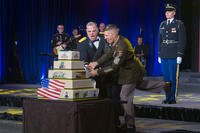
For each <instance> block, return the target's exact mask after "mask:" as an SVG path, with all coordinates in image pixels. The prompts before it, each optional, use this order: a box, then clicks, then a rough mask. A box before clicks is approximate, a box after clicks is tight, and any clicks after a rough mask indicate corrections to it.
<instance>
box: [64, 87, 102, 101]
mask: <svg viewBox="0 0 200 133" xmlns="http://www.w3.org/2000/svg"><path fill="white" fill-rule="evenodd" d="M98 95H99V89H94V88H90V89H77V90H67V89H63V90H62V91H61V95H60V98H67V99H79V98H93V97H94V98H95V97H98Z"/></svg>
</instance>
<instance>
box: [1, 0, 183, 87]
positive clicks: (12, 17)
mask: <svg viewBox="0 0 200 133" xmlns="http://www.w3.org/2000/svg"><path fill="white" fill-rule="evenodd" d="M165 3H166V1H164V0H1V1H0V10H1V12H0V52H1V53H0V80H1V81H3V82H6V80H7V78H8V77H7V76H8V75H7V73H8V64H9V63H8V62H12V61H11V60H12V58H9V55H10V54H9V51H10V50H9V49H10V47H11V45H15V48H16V52H17V53H18V56H19V64H20V65H21V68H22V73H23V75H24V78H25V80H26V81H27V82H28V83H35V82H38V81H39V80H40V78H41V76H42V75H45V76H46V75H47V70H48V68H49V67H50V65H51V57H45V56H41V55H40V53H41V52H48V53H51V52H52V50H51V44H50V41H51V37H52V35H53V34H54V33H55V32H56V26H57V24H60V23H62V24H64V25H65V31H66V32H68V33H69V34H71V30H72V29H73V28H75V27H77V26H79V27H83V28H84V27H85V24H86V23H87V22H88V21H95V22H97V23H99V22H105V23H107V24H108V23H114V24H116V25H117V26H118V27H119V28H120V33H121V34H122V35H123V36H126V37H127V38H128V39H129V40H130V41H131V42H132V43H133V46H134V45H135V44H136V40H137V37H138V35H139V34H140V31H142V35H143V37H144V42H145V44H147V45H149V46H150V56H149V58H148V65H147V70H148V75H153V76H158V75H161V68H160V65H159V64H158V62H157V50H158V40H157V35H158V29H159V24H160V22H161V21H162V20H163V19H164V5H165ZM173 3H174V4H176V5H177V7H178V9H177V10H178V12H179V4H180V1H178V0H176V1H174V2H173ZM179 16H180V15H179V14H178V15H177V18H179ZM13 41H17V43H13ZM19 68H20V67H19Z"/></svg>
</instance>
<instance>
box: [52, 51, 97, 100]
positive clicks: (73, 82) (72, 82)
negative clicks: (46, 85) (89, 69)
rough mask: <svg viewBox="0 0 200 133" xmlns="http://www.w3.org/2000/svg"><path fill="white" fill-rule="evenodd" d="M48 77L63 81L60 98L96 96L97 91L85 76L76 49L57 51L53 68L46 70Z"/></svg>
mask: <svg viewBox="0 0 200 133" xmlns="http://www.w3.org/2000/svg"><path fill="white" fill-rule="evenodd" d="M48 78H49V79H57V80H59V81H61V82H64V83H65V85H64V86H65V87H64V89H63V90H62V91H61V95H60V98H65V99H71V100H76V99H87V98H93V97H97V96H98V93H99V90H98V89H97V88H95V87H94V81H92V80H91V79H89V78H87V77H86V72H85V70H84V63H83V62H82V61H80V53H79V52H78V51H59V52H58V61H54V62H53V70H49V71H48Z"/></svg>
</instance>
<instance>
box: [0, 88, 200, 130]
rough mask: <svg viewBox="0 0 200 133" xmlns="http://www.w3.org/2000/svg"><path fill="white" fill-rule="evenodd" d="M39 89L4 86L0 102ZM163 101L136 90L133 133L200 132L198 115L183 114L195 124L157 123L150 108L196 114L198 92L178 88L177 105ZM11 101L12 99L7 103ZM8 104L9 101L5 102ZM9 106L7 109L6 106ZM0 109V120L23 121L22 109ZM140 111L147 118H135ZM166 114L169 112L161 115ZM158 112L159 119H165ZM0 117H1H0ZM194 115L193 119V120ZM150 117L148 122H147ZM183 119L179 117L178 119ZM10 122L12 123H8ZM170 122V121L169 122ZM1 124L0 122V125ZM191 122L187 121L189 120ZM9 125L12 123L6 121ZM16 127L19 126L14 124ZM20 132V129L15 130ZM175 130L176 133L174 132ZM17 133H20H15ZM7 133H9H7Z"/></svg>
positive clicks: (32, 94) (27, 95)
mask: <svg viewBox="0 0 200 133" xmlns="http://www.w3.org/2000/svg"><path fill="white" fill-rule="evenodd" d="M38 87H40V85H39V84H4V85H0V99H1V98H9V97H11V98H21V99H23V98H37V96H36V94H35V92H36V89H37V88H38ZM163 99H164V94H163V93H161V94H157V93H151V92H145V91H140V90H136V91H135V96H134V104H135V106H136V116H137V118H136V125H137V129H138V131H140V132H143V133H161V132H163V133H164V132H174V133H175V132H179V133H180V132H185V133H187V131H181V130H188V131H190V133H191V131H193V132H194V133H195V132H200V127H199V123H198V122H195V121H198V120H200V119H199V117H200V114H199V112H198V113H197V114H195V113H190V114H188V113H186V115H187V116H188V115H191V114H194V116H192V117H195V118H196V119H197V120H196V119H195V121H193V122H185V121H176V120H174V119H173V118H172V119H171V118H170V117H168V118H167V119H168V120H166V119H165V117H160V116H159V115H160V114H156V113H155V112H153V113H155V114H154V115H156V116H158V118H159V119H155V117H153V114H151V113H152V112H151V111H152V108H153V109H155V107H156V109H155V110H158V112H160V111H159V110H160V109H163V108H171V109H172V110H176V108H178V109H180V111H181V112H183V111H182V110H183V109H192V110H193V109H195V110H198V111H200V104H199V103H200V88H199V89H198V88H194V87H193V88H192V87H191V88H188V87H183V86H182V87H181V88H180V89H179V96H178V102H177V104H162V103H161V102H162V100H163ZM11 100H12V99H11ZM6 101H9V100H6ZM0 103H1V101H0ZM8 106H9V105H8ZM8 106H7V105H6V106H5V105H4V106H0V119H2V118H3V117H5V114H7V115H6V117H7V118H8V119H7V120H13V119H14V120H17V121H18V122H20V121H22V120H23V117H22V113H23V112H22V107H15V106H14V107H8ZM143 107H145V109H144V110H146V109H147V108H148V112H143V113H144V114H145V115H146V114H148V113H150V118H148V117H147V118H142V117H145V116H141V114H138V112H142V111H144V110H143ZM168 112H170V111H169V110H168V111H167V112H165V113H168ZM165 113H163V112H162V115H166V114H165ZM171 113H173V115H178V114H177V112H176V113H174V112H171ZM2 114H3V115H2ZM195 115H197V116H195ZM151 117H152V118H151ZM182 117H183V116H182ZM12 118H13V119H12ZM3 119H4V118H3ZM169 119H171V120H169ZM1 121H3V120H0V123H1ZM189 121H191V120H189ZM10 122H12V121H10ZM18 124H19V123H18ZM19 129H20V130H21V128H19ZM175 130H177V131H175ZM19 132H21V131H19ZM10 133H11V132H10ZM188 133H189V132H188Z"/></svg>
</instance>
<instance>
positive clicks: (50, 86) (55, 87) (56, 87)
mask: <svg viewBox="0 0 200 133" xmlns="http://www.w3.org/2000/svg"><path fill="white" fill-rule="evenodd" d="M48 88H50V89H55V90H56V89H63V87H59V86H56V85H54V84H51V83H49V86H48Z"/></svg>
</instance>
